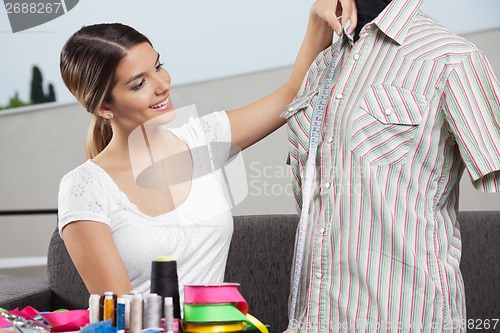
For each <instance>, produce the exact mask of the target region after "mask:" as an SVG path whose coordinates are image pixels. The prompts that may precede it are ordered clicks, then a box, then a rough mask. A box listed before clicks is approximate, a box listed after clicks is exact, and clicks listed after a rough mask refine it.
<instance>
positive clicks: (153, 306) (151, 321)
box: [142, 293, 163, 328]
mask: <svg viewBox="0 0 500 333" xmlns="http://www.w3.org/2000/svg"><path fill="white" fill-rule="evenodd" d="M162 300H163V298H162V297H161V296H160V295H157V294H154V293H153V294H149V295H146V296H144V313H143V321H142V326H143V328H158V327H160V325H161V315H162V310H161V309H162Z"/></svg>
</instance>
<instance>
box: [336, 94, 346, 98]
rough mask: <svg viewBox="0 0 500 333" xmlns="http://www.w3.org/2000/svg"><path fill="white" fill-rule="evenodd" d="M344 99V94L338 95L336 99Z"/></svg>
mask: <svg viewBox="0 0 500 333" xmlns="http://www.w3.org/2000/svg"><path fill="white" fill-rule="evenodd" d="M342 97H344V95H342V94H337V96H335V98H336V99H341V98H342Z"/></svg>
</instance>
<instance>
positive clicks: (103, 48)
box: [60, 23, 151, 158]
mask: <svg viewBox="0 0 500 333" xmlns="http://www.w3.org/2000/svg"><path fill="white" fill-rule="evenodd" d="M141 43H149V44H150V45H151V42H150V41H149V39H148V38H147V37H146V36H144V35H143V34H141V33H140V32H138V31H137V30H135V29H134V28H132V27H129V26H127V25H123V24H120V23H103V24H95V25H90V26H85V27H83V28H81V29H80V30H78V31H77V32H75V33H74V34H73V36H71V37H70V38H69V39H68V41H67V42H66V44H65V45H64V47H63V49H62V51H61V59H60V70H61V76H62V79H63V81H64V83H65V84H66V87H68V89H69V90H70V91H71V93H72V94H73V95H74V96H75V97H76V99H77V100H78V101H79V102H80V103H81V104H82V105H83V106H84V107H85V108H86V109H87V111H88V112H90V113H92V115H93V117H92V123H91V125H90V128H89V134H88V138H87V147H86V155H87V158H93V157H94V156H96V155H97V154H99V153H100V152H101V151H102V150H103V149H104V148H105V147H106V146H107V145H108V143H109V141H110V140H111V137H112V136H113V132H112V130H111V125H110V124H109V122H108V121H107V120H105V119H104V118H102V117H100V116H98V115H97V111H98V110H99V107H100V106H101V104H102V103H106V102H107V103H109V102H112V100H113V96H112V95H111V90H112V89H113V87H114V85H115V73H116V68H117V67H118V65H119V63H120V62H121V61H122V59H123V58H124V57H125V56H126V55H127V51H128V50H129V49H131V48H132V47H133V46H135V45H138V44H141Z"/></svg>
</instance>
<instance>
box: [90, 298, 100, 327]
mask: <svg viewBox="0 0 500 333" xmlns="http://www.w3.org/2000/svg"><path fill="white" fill-rule="evenodd" d="M100 302H101V295H97V294H92V295H90V297H89V321H90V323H91V324H94V323H98V322H99V321H100V320H101V318H100V316H99V313H100V310H99V307H100Z"/></svg>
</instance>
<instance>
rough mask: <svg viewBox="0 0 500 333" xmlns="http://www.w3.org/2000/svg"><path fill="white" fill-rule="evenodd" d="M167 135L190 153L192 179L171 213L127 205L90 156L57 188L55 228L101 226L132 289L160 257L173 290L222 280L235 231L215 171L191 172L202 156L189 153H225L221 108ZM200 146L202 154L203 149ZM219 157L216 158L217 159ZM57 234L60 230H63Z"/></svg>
mask: <svg viewBox="0 0 500 333" xmlns="http://www.w3.org/2000/svg"><path fill="white" fill-rule="evenodd" d="M172 132H173V133H174V134H175V135H176V136H177V137H179V138H180V139H182V140H183V141H184V142H185V143H186V144H187V145H188V147H189V148H190V150H191V152H192V153H191V154H192V155H193V164H194V166H193V169H195V170H194V171H193V180H192V182H191V189H190V192H189V194H188V195H187V198H186V199H185V201H184V202H183V203H181V204H180V205H179V206H178V207H177V208H176V209H175V210H173V211H171V212H168V213H165V214H161V215H159V216H155V217H151V216H148V215H146V214H144V213H142V212H141V211H140V210H139V209H138V208H137V207H136V206H135V205H134V204H133V203H131V202H130V201H129V200H128V198H127V196H126V195H125V193H123V192H122V191H121V190H120V189H119V188H118V186H117V185H116V183H115V182H114V181H113V180H112V179H111V177H110V176H109V175H108V174H107V173H106V172H105V171H104V170H103V169H102V168H101V167H99V166H98V165H97V164H95V163H94V162H92V161H91V160H88V161H86V162H85V163H83V164H82V165H80V166H78V167H77V168H76V169H74V170H72V171H71V172H69V173H68V174H66V175H65V176H64V177H63V178H62V180H61V183H60V188H59V230H60V233H61V231H62V229H63V228H64V226H66V225H67V224H69V223H71V222H74V221H81V220H83V221H85V220H90V221H97V222H102V223H105V224H107V225H108V226H109V227H110V229H111V232H112V234H113V239H114V241H115V244H116V247H117V248H118V252H119V253H120V255H121V258H122V260H123V263H124V265H125V268H126V270H127V273H128V276H129V279H130V281H131V284H132V288H133V291H134V292H139V293H148V292H149V289H150V277H151V262H152V261H154V260H156V259H157V258H158V257H159V256H169V257H171V258H172V259H173V260H176V261H177V273H178V277H179V285H180V286H179V291H180V293H181V300H182V299H183V297H182V295H183V285H185V284H205V283H219V282H223V279H224V270H225V266H226V260H227V254H228V251H229V244H230V241H231V236H232V232H233V219H232V215H231V211H230V206H229V204H228V203H227V201H226V199H225V196H224V190H223V187H221V186H224V182H223V177H222V176H223V175H222V171H221V169H220V168H216V170H215V172H210V173H207V172H205V173H201V174H198V175H197V176H195V175H194V174H195V173H196V168H197V167H199V165H200V164H203V165H205V166H206V165H207V161H204V162H202V161H200V156H201V157H205V159H208V157H207V154H197V153H193V152H194V151H196V149H195V148H198V150H203V147H207V146H210V155H211V157H212V158H211V161H208V163H209V164H212V165H213V164H214V163H213V159H217V158H218V159H219V161H218V162H216V163H215V164H219V165H220V163H221V161H220V159H221V157H222V159H223V161H222V162H223V163H224V162H226V161H227V160H228V158H229V146H230V145H229V143H230V142H231V132H230V125H229V120H228V118H227V114H226V113H225V112H216V113H211V114H209V115H207V116H204V117H202V118H198V119H191V120H190V121H189V123H188V124H186V125H184V126H183V127H181V128H177V129H172ZM205 151H207V150H206V149H205ZM217 156H218V157H217ZM61 237H62V235H61Z"/></svg>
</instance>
